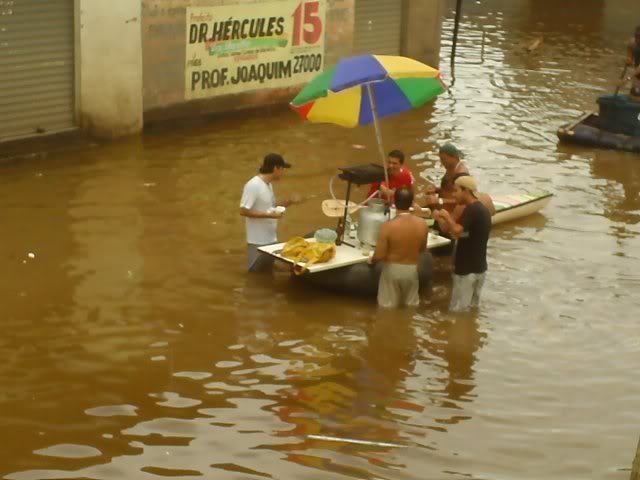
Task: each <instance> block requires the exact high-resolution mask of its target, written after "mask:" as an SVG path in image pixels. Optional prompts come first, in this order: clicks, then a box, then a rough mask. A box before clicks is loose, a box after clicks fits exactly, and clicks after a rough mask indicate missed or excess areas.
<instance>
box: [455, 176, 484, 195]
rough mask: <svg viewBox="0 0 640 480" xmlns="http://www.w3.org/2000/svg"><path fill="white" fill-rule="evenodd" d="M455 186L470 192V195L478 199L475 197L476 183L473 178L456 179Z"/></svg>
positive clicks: (476, 191)
mask: <svg viewBox="0 0 640 480" xmlns="http://www.w3.org/2000/svg"><path fill="white" fill-rule="evenodd" d="M455 184H456V185H458V186H459V187H461V188H466V189H467V190H469V191H470V192H471V195H473V196H474V197H476V198H478V195H477V193H478V184H477V183H476V180H475V179H474V178H473V177H470V176H469V175H465V176H463V177H458V178H456V180H455Z"/></svg>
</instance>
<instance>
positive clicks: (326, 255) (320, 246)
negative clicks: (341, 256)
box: [280, 237, 336, 275]
mask: <svg viewBox="0 0 640 480" xmlns="http://www.w3.org/2000/svg"><path fill="white" fill-rule="evenodd" d="M280 255H282V256H283V257H286V258H289V259H291V260H293V261H294V262H295V263H296V265H294V267H293V271H294V273H295V274H296V275H302V274H303V273H304V272H305V271H307V269H308V268H309V266H310V265H313V264H314V263H324V262H328V261H329V260H331V259H332V258H333V257H335V256H336V245H335V244H334V243H318V242H309V241H307V240H305V239H304V238H302V237H293V238H292V239H291V240H289V241H288V242H287V243H285V244H284V246H283V247H282V252H281V253H280ZM298 263H304V266H303V267H300V266H299V265H297V264H298Z"/></svg>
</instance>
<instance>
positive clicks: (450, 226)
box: [439, 210, 464, 239]
mask: <svg viewBox="0 0 640 480" xmlns="http://www.w3.org/2000/svg"><path fill="white" fill-rule="evenodd" d="M439 217H440V218H441V219H442V222H443V223H444V224H445V225H446V227H447V231H448V232H449V234H450V235H451V236H452V237H453V238H456V239H457V238H460V237H461V236H462V234H463V233H464V227H463V226H462V225H461V224H459V223H458V222H456V221H455V220H454V219H453V217H451V214H450V213H449V212H447V211H446V210H442V211H441V212H440V215H439Z"/></svg>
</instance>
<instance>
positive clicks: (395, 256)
mask: <svg viewBox="0 0 640 480" xmlns="http://www.w3.org/2000/svg"><path fill="white" fill-rule="evenodd" d="M428 235H429V227H428V226H427V223H426V222H425V221H424V219H422V218H420V217H417V216H415V215H412V214H410V213H400V214H399V215H397V216H396V218H394V219H393V220H391V221H389V222H386V223H384V224H383V225H382V227H381V228H380V237H379V239H378V244H377V246H376V254H375V258H374V259H375V260H376V261H382V262H386V263H399V264H405V265H417V264H418V258H419V257H420V253H421V252H423V251H424V250H426V248H427V236H428Z"/></svg>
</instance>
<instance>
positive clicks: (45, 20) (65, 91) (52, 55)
mask: <svg viewBox="0 0 640 480" xmlns="http://www.w3.org/2000/svg"><path fill="white" fill-rule="evenodd" d="M74 83H75V59H74V0H0V142H2V141H4V140H10V139H15V138H21V137H28V136H32V135H38V134H42V133H56V132H61V131H64V130H69V129H71V128H73V127H74V125H75V92H74Z"/></svg>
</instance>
